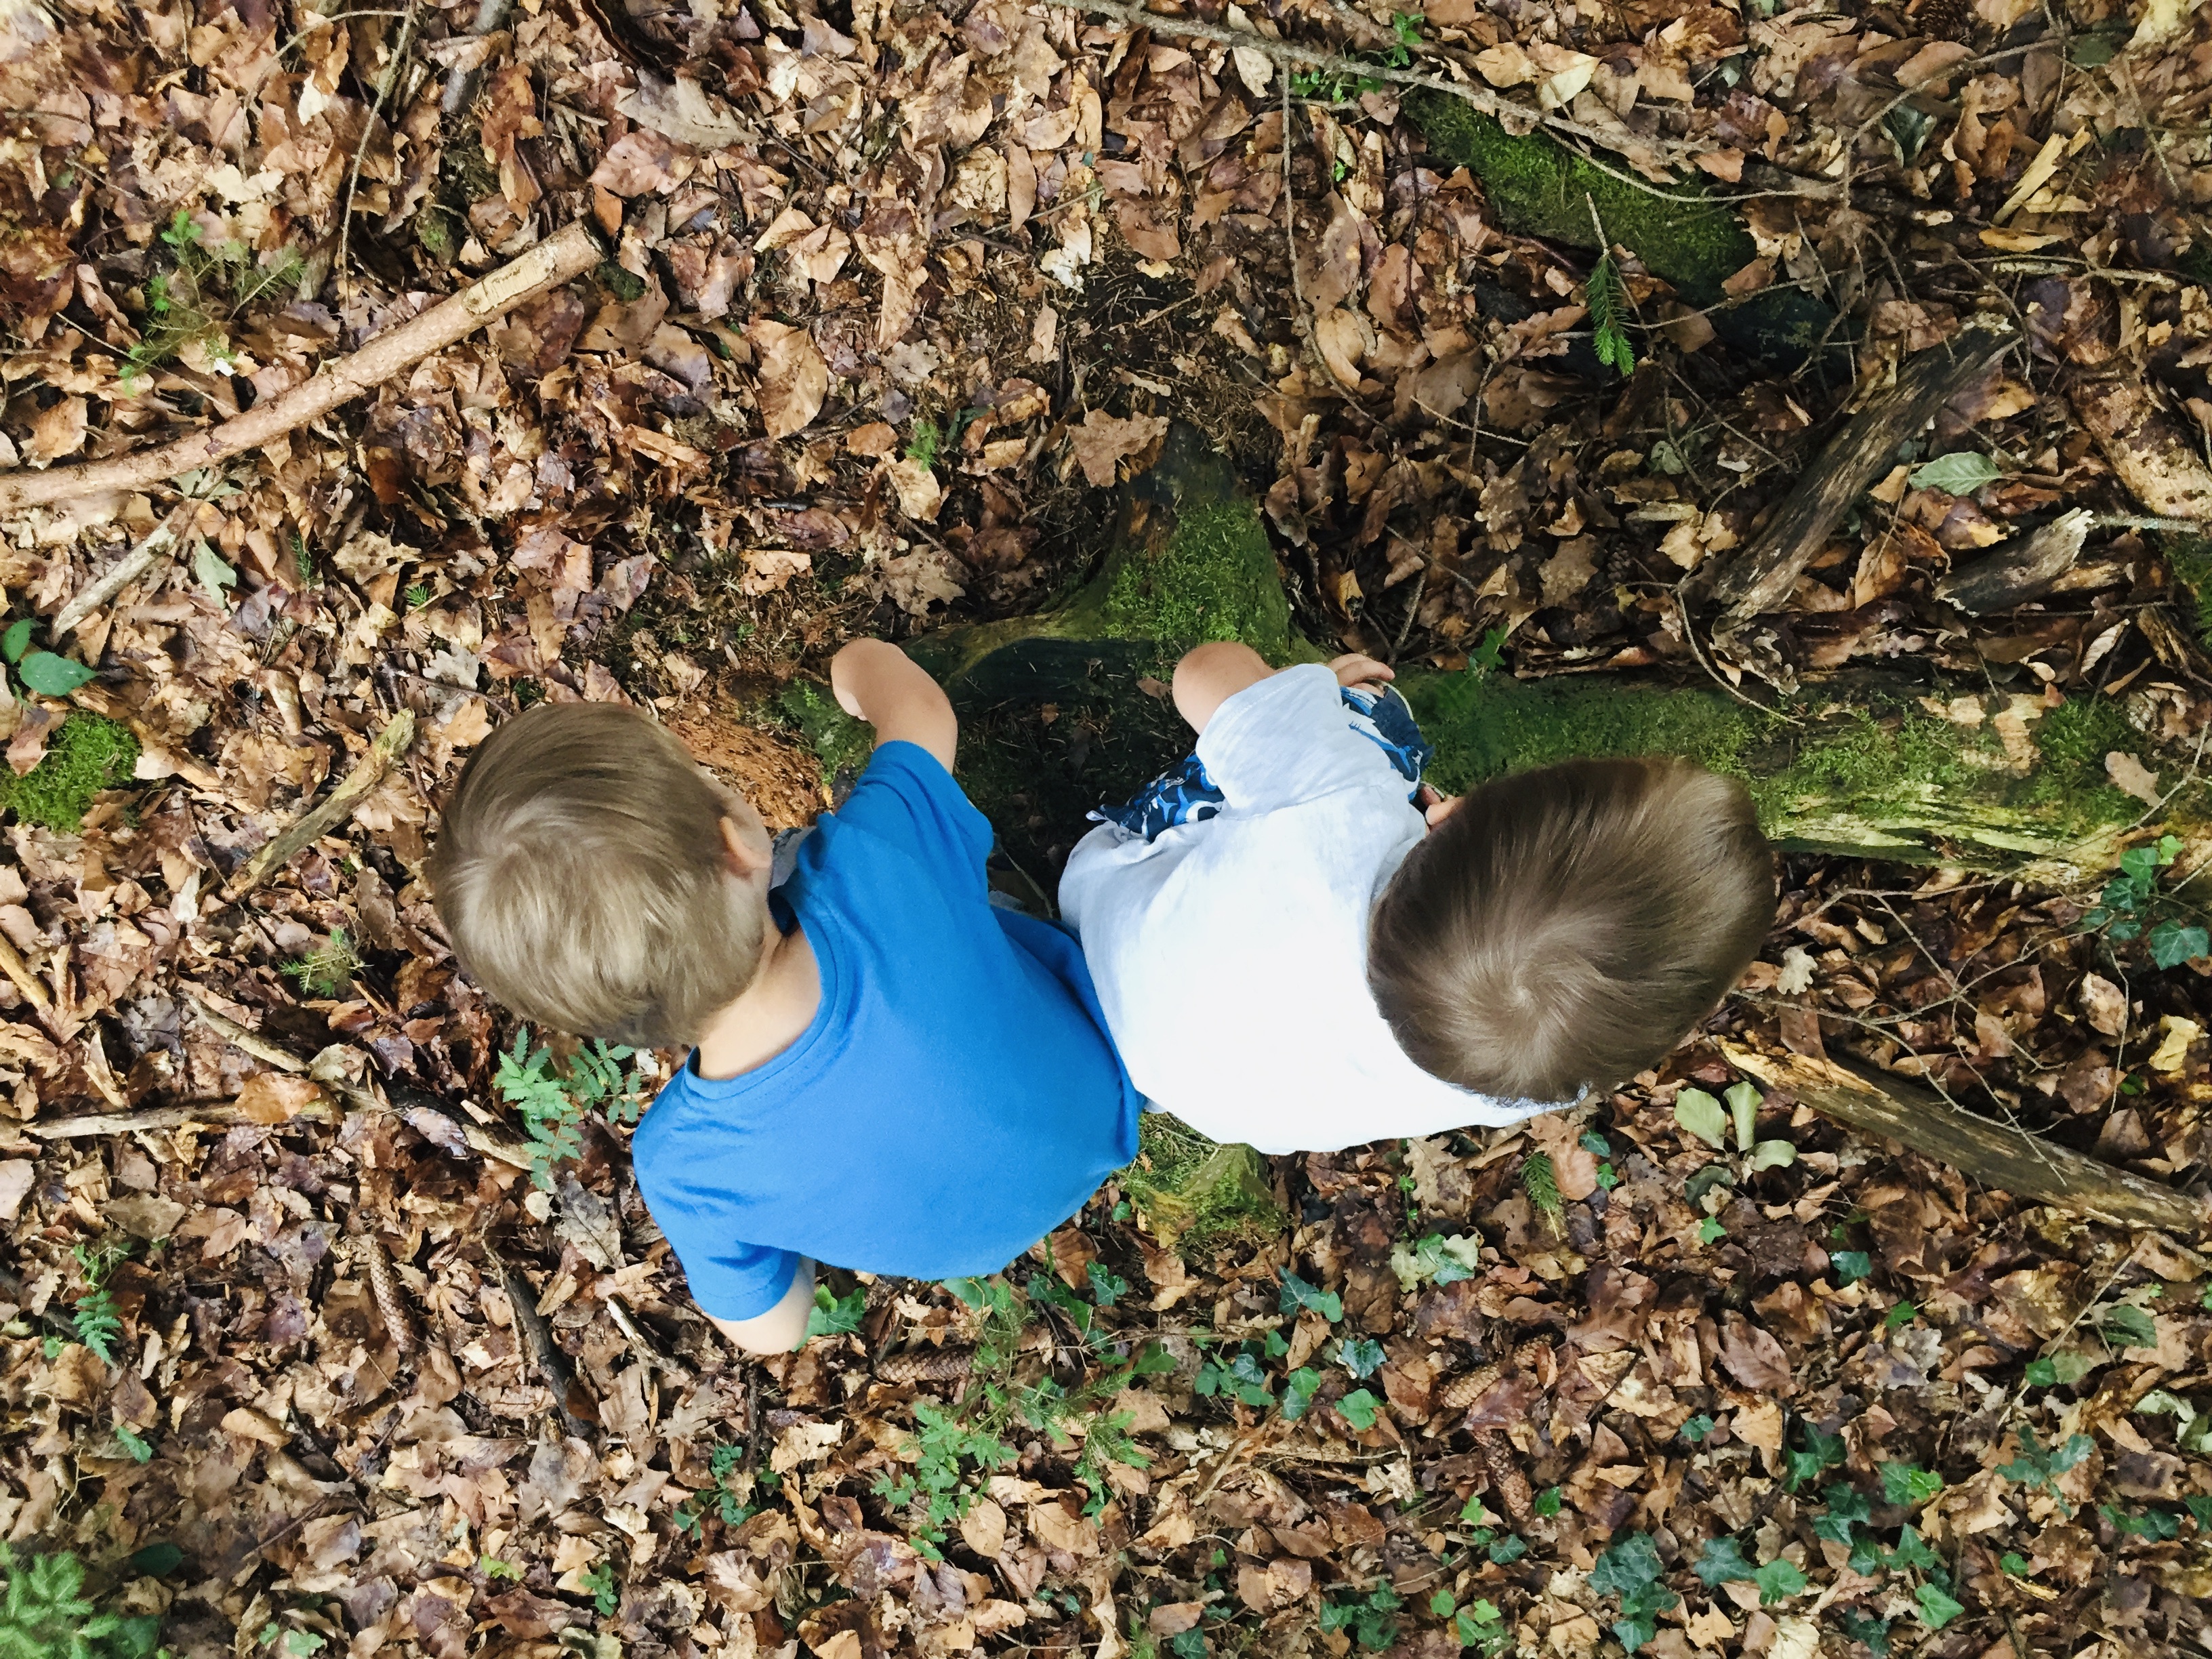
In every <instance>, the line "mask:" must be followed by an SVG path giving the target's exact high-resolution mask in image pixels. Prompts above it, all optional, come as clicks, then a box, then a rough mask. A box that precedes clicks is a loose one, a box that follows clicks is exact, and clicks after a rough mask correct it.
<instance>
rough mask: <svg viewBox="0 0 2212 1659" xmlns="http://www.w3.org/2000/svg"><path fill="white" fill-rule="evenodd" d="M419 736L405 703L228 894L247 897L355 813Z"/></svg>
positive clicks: (239, 876) (254, 858)
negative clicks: (338, 779)
mask: <svg viewBox="0 0 2212 1659" xmlns="http://www.w3.org/2000/svg"><path fill="white" fill-rule="evenodd" d="M414 741H415V716H414V715H413V714H411V713H410V712H409V711H408V710H407V709H404V708H403V709H401V710H400V711H399V712H398V714H394V715H393V716H392V719H391V720H390V721H389V722H387V723H386V726H385V728H384V730H382V731H381V732H378V733H377V734H376V741H375V742H374V743H372V744H369V746H368V753H367V754H366V755H363V756H362V757H361V761H360V763H359V764H357V765H356V767H355V768H354V769H353V770H352V771H350V772H349V773H347V774H346V775H345V777H344V780H343V781H342V782H340V783H339V785H338V787H337V788H335V789H333V790H331V793H329V794H327V795H325V796H324V797H323V798H322V799H320V800H319V801H317V802H316V803H315V804H314V805H313V806H311V807H309V808H308V809H307V811H304V812H302V813H301V815H300V816H299V817H296V818H295V819H293V820H292V823H291V825H290V827H289V828H288V829H285V830H284V832H283V834H282V835H280V836H277V837H276V840H274V841H272V842H270V843H269V844H268V845H267V846H266V847H264V848H262V849H261V850H260V851H259V852H258V853H256V854H254V855H253V856H252V858H250V859H248V860H246V865H245V866H244V867H243V868H242V869H240V871H239V872H238V873H237V874H236V875H234V876H233V877H232V878H230V882H229V884H228V885H227V886H225V887H224V889H223V896H224V897H225V898H226V899H229V900H233V901H235V900H238V899H242V898H244V897H245V896H246V895H247V894H248V893H250V892H252V890H254V889H255V888H257V887H258V886H260V885H261V884H262V883H263V882H264V881H266V880H268V879H269V878H270V876H272V875H274V874H276V872H277V871H279V870H281V869H283V867H284V866H286V865H288V864H289V863H290V862H291V861H292V860H293V859H294V858H295V856H297V855H298V854H299V853H300V851H301V849H302V848H307V847H309V846H312V845H313V843H314V842H317V841H319V840H320V839H321V838H322V836H323V835H324V834H325V832H326V831H327V830H329V829H331V828H333V827H334V826H335V825H336V824H337V823H339V821H340V820H342V819H344V818H349V817H352V816H353V811H354V808H355V807H356V806H358V805H360V804H361V799H362V796H364V795H366V794H367V793H368V792H369V791H370V790H372V789H374V788H375V787H376V786H377V785H378V784H380V783H381V782H383V781H384V775H385V774H386V773H387V772H389V771H390V770H391V769H392V761H393V759H394V758H395V757H398V755H399V753H400V752H401V751H402V750H404V749H405V748H406V747H407V745H408V744H410V743H412V742H414Z"/></svg>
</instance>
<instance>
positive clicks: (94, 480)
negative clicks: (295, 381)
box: [0, 220, 605, 514]
mask: <svg viewBox="0 0 2212 1659" xmlns="http://www.w3.org/2000/svg"><path fill="white" fill-rule="evenodd" d="M604 257H605V254H604V252H603V251H602V250H601V248H600V246H599V241H598V240H597V238H596V236H595V234H594V233H593V232H592V228H591V227H590V226H588V225H586V223H584V222H583V221H581V220H579V221H577V222H575V223H574V224H572V225H568V226H567V227H565V228H562V229H561V230H558V231H556V232H555V233H554V234H552V235H550V236H549V237H547V238H546V239H545V240H544V241H542V242H540V243H538V246H535V247H533V248H532V249H531V250H530V251H529V252H526V253H525V254H523V255H522V256H521V257H520V258H518V259H515V260H513V261H512V262H511V263H509V264H504V265H501V267H500V268H499V269H498V270H495V271H493V272H491V273H490V274H489V276H483V277H479V278H478V279H477V281H476V282H473V283H470V284H469V286H468V287H466V288H465V289H462V290H461V291H460V292H459V294H456V295H453V297H452V298H451V299H448V300H444V301H440V302H439V303H438V304H436V305H435V306H433V307H430V309H429V310H428V311H426V312H424V313H422V315H421V316H419V317H416V318H414V319H410V321H408V322H404V323H402V324H401V325H399V326H398V327H397V328H393V329H389V330H386V331H385V332H384V333H382V334H380V335H378V336H377V337H375V338H374V339H373V340H371V341H370V342H369V343H368V344H366V345H364V346H363V347H362V349H360V350H358V351H356V352H355V353H354V354H353V355H352V356H349V357H344V358H341V359H340V360H339V361H338V362H336V363H333V364H331V365H329V366H327V367H326V368H322V369H320V370H319V371H318V372H317V374H315V376H314V378H313V379H312V380H309V381H307V384H306V385H304V386H295V387H294V388H293V389H292V390H291V391H289V392H286V393H284V394H283V396H282V397H279V398H270V400H269V401H268V402H267V403H265V404H255V405H254V406H253V407H252V409H250V410H246V412H245V413H244V414H243V415H240V416H237V417H235V418H234V419H232V420H228V421H226V422H223V423H222V425H221V426H216V427H209V428H204V429H203V430H201V431H198V432H194V433H191V434H188V435H185V437H182V438H179V439H177V440H175V441H173V442H170V443H166V444H161V445H159V446H157V447H155V448H152V449H143V450H139V451H137V453H133V454H130V455H124V456H118V458H117V459H113V460H110V461H95V462H92V463H90V464H88V465H83V466H71V467H55V468H52V469H51V470H50V471H45V472H31V471H16V472H9V473H4V474H0V514H6V513H18V512H21V510H22V509H23V508H25V507H42V506H45V505H46V504H47V503H49V502H52V501H74V500H76V499H77V498H79V497H81V496H86V495H110V494H114V495H120V494H123V493H125V492H127V491H130V490H133V489H149V488H151V487H152V486H153V485H155V484H158V483H161V482H162V481H163V480H164V479H167V478H173V477H176V476H177V475H178V474H179V473H181V472H189V471H192V470H193V469H194V468H195V467H203V466H213V465H216V463H217V462H219V461H225V460H228V459H230V457H232V456H233V455H238V454H242V453H245V452H246V451H247V450H249V449H259V448H261V447H263V446H264V445H266V444H269V443H270V442H272V441H275V440H276V439H278V438H281V437H283V435H285V434H286V433H288V432H290V431H292V430H294V429H295V428H299V427H302V426H305V425H306V424H307V422H310V421H313V420H317V419H319V418H320V417H321V416H324V415H326V414H328V413H329V412H330V411H331V410H333V409H336V408H337V406H338V405H339V404H343V403H349V402H350V401H351V400H352V399H354V398H358V397H359V396H361V394H362V392H371V391H374V389H375V388H376V387H378V386H381V385H383V384H384V382H385V381H386V380H390V379H391V378H392V376H393V375H395V374H398V373H399V372H400V371H401V370H402V369H404V368H411V367H413V366H414V365H415V364H416V363H417V362H421V361H422V359H423V358H425V357H427V356H429V355H430V354H431V353H432V352H434V351H437V350H440V349H442V348H444V347H446V346H449V345H452V344H453V343H454V342H455V341H457V340H461V339H465V338H466V337H468V336H469V335H471V334H472V333H474V332H475V331H477V329H478V328H480V327H482V326H483V325H484V324H486V323H489V322H494V321H496V320H497V319H499V318H501V317H503V316H505V315H506V314H507V313H508V312H510V311H512V310H513V309H514V307H517V306H519V305H520V304H521V303H522V302H523V301H526V300H532V299H535V298H536V297H537V296H538V295H541V294H543V293H544V292H545V291H546V290H547V289H552V288H557V287H559V286H560V285H561V284H562V283H565V282H568V280H569V279H570V278H572V277H575V276H581V275H582V274H583V273H584V272H585V271H587V270H590V269H591V268H592V266H593V265H596V264H599V261H600V259H601V258H604Z"/></svg>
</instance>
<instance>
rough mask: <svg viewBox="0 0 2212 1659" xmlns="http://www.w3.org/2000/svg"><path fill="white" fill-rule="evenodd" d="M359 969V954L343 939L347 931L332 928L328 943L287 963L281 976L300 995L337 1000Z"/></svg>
mask: <svg viewBox="0 0 2212 1659" xmlns="http://www.w3.org/2000/svg"><path fill="white" fill-rule="evenodd" d="M361 967H362V963H361V953H360V952H359V951H356V950H355V949H354V948H353V940H352V939H349V938H348V937H347V936H346V930H345V929H344V928H343V927H333V928H331V936H330V938H329V939H325V941H324V942H323V943H322V944H320V945H317V946H316V947H315V948H314V949H313V950H312V951H308V952H307V955H306V956H304V957H301V958H300V959H299V960H298V961H297V962H288V963H285V964H284V968H283V972H284V976H285V977H286V978H287V979H289V980H290V981H292V982H293V983H294V984H295V985H296V986H298V987H300V988H301V990H302V991H306V992H309V993H312V994H313V995H316V996H319V997H337V996H343V994H345V989H346V987H347V986H348V985H349V983H351V982H352V980H353V976H354V975H356V974H357V973H359V972H360V971H361Z"/></svg>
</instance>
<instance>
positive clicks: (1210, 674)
mask: <svg viewBox="0 0 2212 1659" xmlns="http://www.w3.org/2000/svg"><path fill="white" fill-rule="evenodd" d="M1329 668H1330V670H1331V671H1332V672H1334V674H1335V676H1336V683H1337V684H1339V685H1376V684H1388V683H1389V681H1391V680H1392V679H1394V678H1396V676H1395V675H1394V674H1393V673H1392V672H1391V671H1390V669H1389V666H1388V665H1385V664H1383V663H1379V662H1377V661H1376V660H1375V659H1374V658H1372V657H1369V656H1363V655H1361V654H1360V653H1358V652H1356V651H1355V652H1353V653H1351V654H1350V655H1348V656H1342V657H1339V658H1338V659H1336V660H1335V661H1334V662H1332V663H1331V664H1329ZM1274 672H1275V671H1274V670H1273V669H1272V668H1270V667H1268V666H1267V659H1265V658H1263V657H1262V656H1261V654H1260V653H1258V652H1256V651H1255V650H1254V649H1253V648H1252V647H1250V646H1249V645H1238V644H1237V643H1236V642H1235V641H1217V642H1216V643H1214V644H1212V645H1201V646H1200V647H1198V648H1197V649H1196V650H1194V651H1192V652H1189V653H1186V654H1185V655H1184V657H1183V659H1182V661H1181V662H1178V663H1177V664H1176V671H1175V687H1174V690H1175V706H1176V712H1177V713H1179V714H1182V717H1183V718H1184V719H1185V720H1188V721H1189V722H1190V723H1191V725H1192V726H1194V728H1196V729H1197V730H1198V731H1200V732H1203V731H1205V730H1206V722H1207V721H1209V720H1212V718H1213V714H1214V711H1215V710H1216V709H1218V708H1220V707H1221V705H1222V704H1223V703H1225V702H1228V701H1229V699H1230V698H1231V697H1233V696H1236V695H1237V693H1238V692H1239V691H1242V690H1244V689H1245V688H1246V687H1247V686H1252V685H1257V684H1259V683H1260V682H1261V680H1264V679H1267V678H1270V677H1271V676H1272V675H1273V673H1274Z"/></svg>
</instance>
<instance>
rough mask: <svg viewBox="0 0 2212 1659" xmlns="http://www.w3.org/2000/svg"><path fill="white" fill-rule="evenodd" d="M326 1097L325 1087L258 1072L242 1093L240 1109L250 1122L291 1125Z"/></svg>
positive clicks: (239, 1095) (299, 1078) (247, 1080)
mask: <svg viewBox="0 0 2212 1659" xmlns="http://www.w3.org/2000/svg"><path fill="white" fill-rule="evenodd" d="M322 1097H323V1090H322V1085H320V1084H319V1083H316V1082H314V1081H313V1080H312V1079H307V1078H304V1077H295V1076H294V1075H292V1074H291V1073H289V1072H256V1073H254V1074H253V1075H252V1077H250V1078H248V1079H246V1086H245V1087H244V1088H242V1089H240V1091H238V1110H239V1115H240V1116H242V1117H244V1118H245V1119H246V1121H247V1122H249V1123H289V1122H290V1121H292V1120H293V1119H294V1118H295V1117H297V1116H299V1115H300V1114H301V1112H303V1111H305V1110H306V1109H307V1108H308V1107H310V1106H312V1105H313V1104H314V1103H316V1102H317V1101H319V1100H320V1099H321V1098H322Z"/></svg>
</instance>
